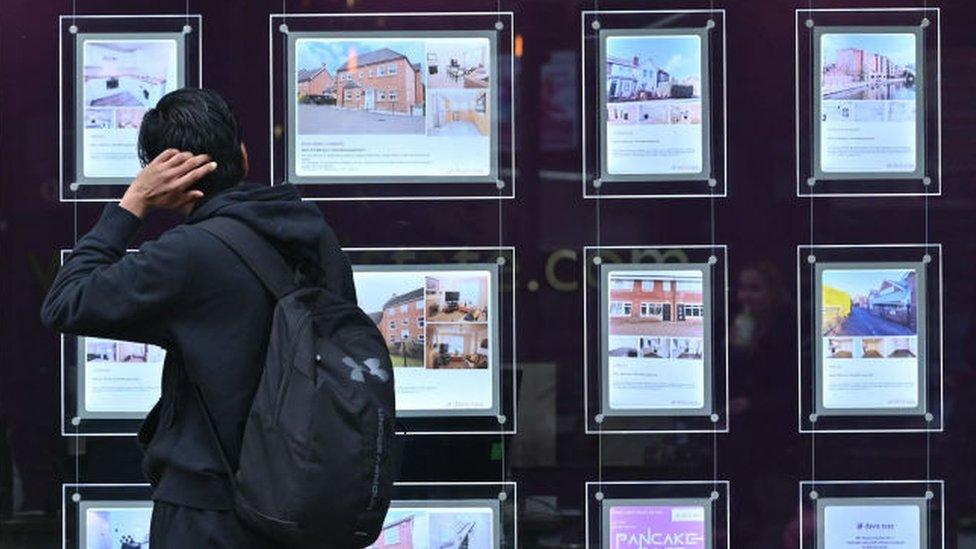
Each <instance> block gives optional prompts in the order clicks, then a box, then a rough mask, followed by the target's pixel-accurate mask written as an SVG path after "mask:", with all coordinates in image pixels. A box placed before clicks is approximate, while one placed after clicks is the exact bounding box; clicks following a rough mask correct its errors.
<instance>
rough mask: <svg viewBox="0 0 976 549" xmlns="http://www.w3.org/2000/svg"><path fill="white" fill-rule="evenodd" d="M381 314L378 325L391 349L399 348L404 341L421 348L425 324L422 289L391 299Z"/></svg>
mask: <svg viewBox="0 0 976 549" xmlns="http://www.w3.org/2000/svg"><path fill="white" fill-rule="evenodd" d="M382 314H383V316H382V317H380V321H379V322H378V325H379V328H380V331H381V332H382V333H383V338H384V339H385V340H386V342H387V344H389V346H390V348H391V349H397V348H399V345H400V344H401V343H403V342H405V341H408V342H412V343H418V344H421V346H422V344H423V342H424V326H425V323H426V319H425V318H424V289H423V288H417V289H416V290H412V291H410V292H407V293H405V294H400V295H395V296H393V297H391V298H390V299H389V300H388V301H387V302H386V303H385V304H384V305H383V313H382Z"/></svg>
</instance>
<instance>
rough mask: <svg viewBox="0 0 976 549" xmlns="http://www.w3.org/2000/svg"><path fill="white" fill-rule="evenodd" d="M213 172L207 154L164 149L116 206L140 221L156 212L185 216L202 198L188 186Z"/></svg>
mask: <svg viewBox="0 0 976 549" xmlns="http://www.w3.org/2000/svg"><path fill="white" fill-rule="evenodd" d="M215 169H217V163H216V162H213V161H212V160H211V159H210V156H209V155H206V154H198V155H194V154H193V153H189V152H180V151H177V150H176V149H167V150H165V151H163V152H162V153H160V154H159V156H157V157H156V158H154V159H153V161H152V162H150V163H149V164H146V166H145V167H144V168H143V169H142V170H141V171H140V172H139V174H138V175H136V178H135V179H133V180H132V183H131V184H130V185H129V188H128V189H127V190H126V192H125V196H123V197H122V202H120V203H119V205H120V206H121V207H123V208H125V209H126V210H129V211H130V212H132V213H133V214H134V215H136V216H137V217H140V218H142V217H145V215H146V214H147V213H148V212H150V211H151V210H156V209H164V210H175V211H179V212H184V213H188V212H189V211H190V210H192V209H193V205H194V204H196V203H197V202H198V201H199V200H200V199H202V198H203V192H202V191H199V190H196V189H191V187H193V185H194V184H195V183H197V182H198V181H200V180H201V179H203V178H204V177H206V176H207V175H208V174H210V173H211V172H213V171H214V170H215Z"/></svg>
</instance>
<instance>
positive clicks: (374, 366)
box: [342, 356, 390, 383]
mask: <svg viewBox="0 0 976 549" xmlns="http://www.w3.org/2000/svg"><path fill="white" fill-rule="evenodd" d="M342 363H343V364H345V365H346V366H349V369H350V370H351V371H350V372H349V379H351V380H353V381H358V382H360V383H366V376H365V375H364V372H365V371H367V370H368V372H367V373H369V375H371V376H373V377H375V378H377V379H379V380H380V381H382V382H383V383H386V382H387V381H389V380H390V374H389V372H387V371H386V370H384V369H383V368H382V367H381V366H380V365H381V364H382V363H381V362H380V359H378V358H367V359H366V360H365V361H363V363H362V364H359V363H358V362H356V361H355V360H354V359H353V358H352V357H348V356H347V357H344V358H343V359H342ZM363 366H365V368H364V367H363Z"/></svg>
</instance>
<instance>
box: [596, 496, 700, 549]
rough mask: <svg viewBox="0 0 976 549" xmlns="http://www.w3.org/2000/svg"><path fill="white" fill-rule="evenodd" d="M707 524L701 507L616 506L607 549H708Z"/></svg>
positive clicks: (611, 515) (612, 516) (611, 517)
mask: <svg viewBox="0 0 976 549" xmlns="http://www.w3.org/2000/svg"><path fill="white" fill-rule="evenodd" d="M705 521H706V513H705V508H704V507H702V506H700V505H699V506H688V505H634V506H630V505H620V506H614V507H611V508H610V525H609V539H610V547H609V548H608V549H679V548H681V549H686V548H687V549H705V548H706V547H709V545H708V544H707V543H706V532H707V530H706V524H705Z"/></svg>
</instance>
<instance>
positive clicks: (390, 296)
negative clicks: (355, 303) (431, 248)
mask: <svg viewBox="0 0 976 549" xmlns="http://www.w3.org/2000/svg"><path fill="white" fill-rule="evenodd" d="M353 279H354V281H355V285H356V294H357V298H358V299H359V306H360V307H362V309H363V310H364V311H366V313H367V314H369V315H370V317H371V318H372V319H373V322H375V323H376V326H377V327H378V328H379V330H380V333H382V334H383V339H384V340H385V341H386V344H387V348H388V349H389V351H390V358H391V359H392V360H393V366H394V367H406V368H423V367H424V339H425V337H426V332H425V326H426V315H425V300H424V275H423V273H420V272H356V273H353Z"/></svg>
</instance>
